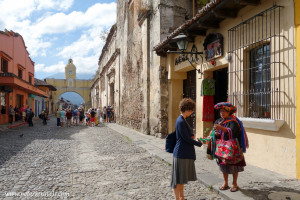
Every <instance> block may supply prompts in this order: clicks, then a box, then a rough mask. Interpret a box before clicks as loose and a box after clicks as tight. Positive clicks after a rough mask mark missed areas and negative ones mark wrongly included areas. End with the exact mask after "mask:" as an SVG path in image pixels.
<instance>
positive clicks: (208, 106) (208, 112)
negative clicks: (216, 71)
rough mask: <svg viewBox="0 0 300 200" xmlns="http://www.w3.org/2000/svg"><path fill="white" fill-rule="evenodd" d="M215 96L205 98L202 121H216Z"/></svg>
mask: <svg viewBox="0 0 300 200" xmlns="http://www.w3.org/2000/svg"><path fill="white" fill-rule="evenodd" d="M214 119H215V113H214V96H203V112H202V121H214Z"/></svg>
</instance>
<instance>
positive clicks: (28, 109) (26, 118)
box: [25, 106, 30, 121]
mask: <svg viewBox="0 0 300 200" xmlns="http://www.w3.org/2000/svg"><path fill="white" fill-rule="evenodd" d="M29 114H30V108H29V106H27V108H26V109H25V115H26V116H25V121H27V120H28V116H29Z"/></svg>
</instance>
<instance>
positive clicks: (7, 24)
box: [0, 0, 116, 73]
mask: <svg viewBox="0 0 300 200" xmlns="http://www.w3.org/2000/svg"><path fill="white" fill-rule="evenodd" d="M73 2H74V0H25V1H24V0H0V8H1V12H0V29H2V30H3V29H4V28H7V29H8V30H13V31H15V32H18V33H20V34H21V35H22V36H23V38H24V41H25V44H26V46H27V47H28V48H27V49H28V51H29V53H30V56H31V57H33V60H34V57H38V56H44V57H45V56H47V54H49V50H50V48H53V47H55V48H56V49H54V50H56V51H57V53H56V55H57V56H59V57H56V59H57V60H58V61H57V64H54V65H50V66H48V65H47V64H45V63H36V65H35V70H36V71H37V72H46V73H54V72H63V71H64V66H65V65H66V64H67V61H68V59H69V58H70V56H71V57H72V58H73V61H74V64H75V65H76V66H77V71H78V72H79V73H80V72H85V73H94V72H95V71H96V70H97V67H98V66H97V64H98V59H99V56H100V53H101V50H102V47H103V45H104V44H103V42H102V41H101V39H100V33H101V31H102V30H104V29H109V28H110V27H111V25H113V24H114V23H115V22H116V3H114V2H113V3H96V4H94V5H93V6H91V7H90V8H88V9H87V10H86V11H85V12H84V11H72V12H70V13H64V12H63V11H66V10H68V9H69V8H70V7H71V6H72V4H73ZM40 13H42V15H40V16H39V18H38V19H35V21H33V20H32V18H31V16H35V17H36V16H38V14H40ZM63 34H79V36H78V38H79V39H77V40H76V41H74V42H72V43H71V44H67V45H66V44H65V43H62V44H60V45H61V47H58V46H55V45H54V42H57V41H58V40H59V39H60V38H61V37H62V36H63ZM54 50H52V51H54ZM62 58H63V59H65V60H62Z"/></svg>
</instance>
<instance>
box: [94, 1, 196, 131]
mask: <svg viewBox="0 0 300 200" xmlns="http://www.w3.org/2000/svg"><path fill="white" fill-rule="evenodd" d="M192 15H193V10H192V5H191V4H189V3H186V2H183V1H180V0H172V1H165V0H154V1H149V0H142V1H137V0H129V1H128V0H118V1H117V23H116V25H115V27H113V28H112V29H111V33H110V35H109V37H108V40H107V43H106V45H105V47H104V50H103V51H102V54H101V56H100V59H99V68H98V72H97V74H96V76H95V79H94V80H95V82H94V83H93V85H94V87H93V88H92V93H93V94H91V96H92V95H94V96H95V94H97V90H96V88H97V87H99V99H98V102H99V105H100V106H101V107H103V106H107V105H110V104H113V106H114V110H115V115H116V122H117V123H119V124H122V125H125V126H128V127H131V128H134V129H136V130H138V131H140V132H143V133H145V134H151V135H155V136H166V135H167V134H168V126H167V124H168V103H169V102H168V79H167V68H166V65H165V58H164V57H160V56H158V55H156V53H155V52H154V51H153V47H154V45H156V44H157V41H161V40H162V39H163V38H165V37H166V36H167V35H168V34H169V33H171V32H172V31H173V30H174V29H176V28H177V27H178V26H179V25H180V24H181V23H183V22H184V21H185V18H187V17H191V16H192ZM98 78H99V79H98ZM93 107H96V104H95V106H93Z"/></svg>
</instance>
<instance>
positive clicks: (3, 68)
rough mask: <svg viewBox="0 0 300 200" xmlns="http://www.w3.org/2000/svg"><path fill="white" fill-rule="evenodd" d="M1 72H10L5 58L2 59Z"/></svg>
mask: <svg viewBox="0 0 300 200" xmlns="http://www.w3.org/2000/svg"><path fill="white" fill-rule="evenodd" d="M1 71H2V72H8V61H7V60H5V59H4V58H1Z"/></svg>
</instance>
